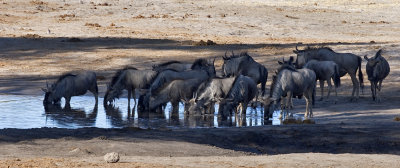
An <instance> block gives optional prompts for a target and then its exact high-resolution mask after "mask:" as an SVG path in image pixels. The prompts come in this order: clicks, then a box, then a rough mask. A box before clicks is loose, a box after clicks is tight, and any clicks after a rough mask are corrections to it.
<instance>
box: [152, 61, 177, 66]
mask: <svg viewBox="0 0 400 168" xmlns="http://www.w3.org/2000/svg"><path fill="white" fill-rule="evenodd" d="M175 63H182V62H180V61H168V62H164V63H162V64H158V65H156V67H162V66H167V65H170V64H175Z"/></svg>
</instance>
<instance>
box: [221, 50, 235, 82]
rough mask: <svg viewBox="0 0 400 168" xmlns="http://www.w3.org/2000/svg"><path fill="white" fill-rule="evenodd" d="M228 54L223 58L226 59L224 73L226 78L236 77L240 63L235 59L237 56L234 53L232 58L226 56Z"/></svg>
mask: <svg viewBox="0 0 400 168" xmlns="http://www.w3.org/2000/svg"><path fill="white" fill-rule="evenodd" d="M226 53H227V52H225V56H223V57H222V58H223V59H224V64H222V73H223V76H224V77H231V76H234V75H235V73H234V72H236V71H237V69H238V68H239V62H236V61H235V60H234V59H233V58H235V54H234V53H233V51H232V54H231V56H229V57H228V56H227V55H226Z"/></svg>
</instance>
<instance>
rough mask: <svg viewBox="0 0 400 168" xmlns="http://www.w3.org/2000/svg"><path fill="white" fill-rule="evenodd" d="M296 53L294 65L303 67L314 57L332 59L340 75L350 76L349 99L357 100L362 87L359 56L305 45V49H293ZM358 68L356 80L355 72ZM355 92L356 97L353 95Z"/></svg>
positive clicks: (322, 59) (316, 58)
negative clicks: (351, 85) (350, 88)
mask: <svg viewBox="0 0 400 168" xmlns="http://www.w3.org/2000/svg"><path fill="white" fill-rule="evenodd" d="M293 52H294V53H296V54H297V59H296V65H297V66H299V67H303V66H304V65H305V64H306V63H307V62H308V61H310V60H312V59H315V60H318V61H333V62H335V63H336V64H337V65H338V66H339V74H340V77H342V76H344V75H346V74H347V73H348V74H349V75H350V77H351V81H352V82H353V92H352V97H351V100H355V101H357V100H358V98H359V90H360V87H361V90H363V89H364V83H363V74H362V71H361V61H362V59H361V57H359V56H357V55H354V54H352V53H336V52H334V51H333V50H332V49H330V48H328V47H320V48H310V47H307V48H306V49H305V50H298V49H297V46H296V50H293ZM357 69H358V78H359V80H360V81H358V80H357V77H356V73H357ZM355 94H356V97H354V96H355Z"/></svg>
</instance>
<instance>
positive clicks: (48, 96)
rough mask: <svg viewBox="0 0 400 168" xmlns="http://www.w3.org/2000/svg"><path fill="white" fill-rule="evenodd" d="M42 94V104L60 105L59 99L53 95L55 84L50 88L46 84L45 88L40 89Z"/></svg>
mask: <svg viewBox="0 0 400 168" xmlns="http://www.w3.org/2000/svg"><path fill="white" fill-rule="evenodd" d="M42 90H43V92H44V93H45V94H44V99H43V104H57V103H60V100H61V99H60V98H58V97H56V95H55V94H54V93H55V84H52V85H51V86H49V85H48V83H47V82H46V88H42Z"/></svg>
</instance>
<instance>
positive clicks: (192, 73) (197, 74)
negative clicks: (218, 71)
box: [149, 59, 215, 94]
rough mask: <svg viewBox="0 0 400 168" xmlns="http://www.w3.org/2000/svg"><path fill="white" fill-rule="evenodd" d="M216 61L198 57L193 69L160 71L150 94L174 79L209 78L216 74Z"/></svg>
mask: <svg viewBox="0 0 400 168" xmlns="http://www.w3.org/2000/svg"><path fill="white" fill-rule="evenodd" d="M214 61H215V60H213V61H207V60H205V59H197V60H196V61H194V63H193V65H192V67H191V70H189V71H183V72H179V71H175V70H164V71H162V72H160V73H159V74H158V75H157V76H156V78H155V79H154V81H153V83H152V84H151V86H150V92H149V93H150V94H155V93H156V92H157V91H158V90H159V89H160V88H163V87H164V85H168V84H169V83H170V82H172V81H173V80H185V79H192V78H200V79H208V78H212V77H214V76H215V67H214Z"/></svg>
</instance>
